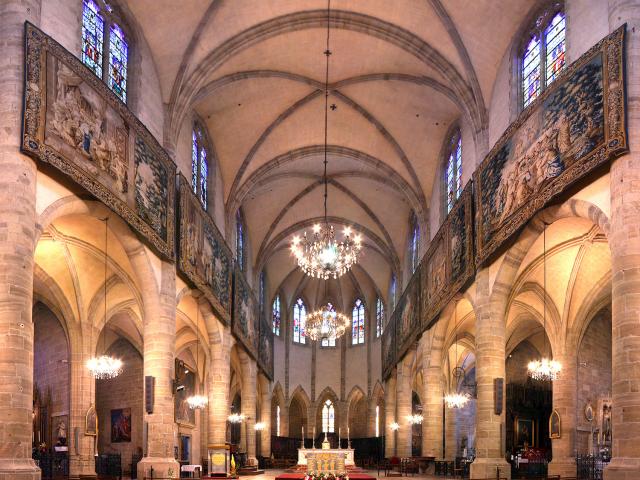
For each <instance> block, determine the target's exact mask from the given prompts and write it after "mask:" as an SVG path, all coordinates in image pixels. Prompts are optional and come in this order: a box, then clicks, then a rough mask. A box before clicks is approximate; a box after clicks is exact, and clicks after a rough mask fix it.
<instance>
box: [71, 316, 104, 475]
mask: <svg viewBox="0 0 640 480" xmlns="http://www.w3.org/2000/svg"><path fill="white" fill-rule="evenodd" d="M92 330H93V332H92ZM98 335H99V331H98V329H96V328H94V327H93V326H92V325H89V324H88V323H87V322H85V324H84V325H83V328H82V337H83V338H82V340H80V341H79V342H81V343H82V344H81V346H80V351H76V352H72V354H71V407H70V409H71V415H70V418H69V423H70V425H69V433H68V441H67V444H68V445H69V478H71V479H79V478H82V479H85V478H95V477H96V463H95V452H96V450H97V442H98V438H97V437H93V436H90V435H85V434H84V432H85V421H86V415H87V410H89V408H90V407H91V406H93V407H94V408H95V405H96V381H95V379H94V378H93V376H92V375H91V374H90V372H89V370H88V369H87V367H86V362H87V360H88V359H89V358H91V357H92V356H93V354H94V352H95V344H96V342H97V339H98ZM91 339H93V343H92V342H91ZM76 428H77V429H78V445H76V444H75V429H76Z"/></svg>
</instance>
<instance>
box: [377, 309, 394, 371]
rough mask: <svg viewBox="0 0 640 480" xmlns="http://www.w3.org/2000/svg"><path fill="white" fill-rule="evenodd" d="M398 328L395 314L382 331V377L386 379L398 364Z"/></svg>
mask: <svg viewBox="0 0 640 480" xmlns="http://www.w3.org/2000/svg"><path fill="white" fill-rule="evenodd" d="M395 337H396V328H395V318H394V316H393V315H391V316H390V317H389V321H388V322H387V325H386V326H385V328H384V331H383V333H382V342H381V349H380V350H381V354H382V379H383V380H386V379H387V378H388V377H389V376H390V375H391V372H392V371H393V367H394V366H395V364H396V344H395Z"/></svg>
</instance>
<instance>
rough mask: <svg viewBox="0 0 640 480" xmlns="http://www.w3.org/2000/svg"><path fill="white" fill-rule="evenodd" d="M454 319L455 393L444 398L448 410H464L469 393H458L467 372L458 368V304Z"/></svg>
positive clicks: (452, 372) (454, 310)
mask: <svg viewBox="0 0 640 480" xmlns="http://www.w3.org/2000/svg"><path fill="white" fill-rule="evenodd" d="M453 318H454V331H455V345H456V347H455V357H454V361H455V365H456V366H455V367H454V368H453V370H452V371H451V376H452V377H453V379H454V387H455V388H454V391H453V392H449V393H448V394H447V395H445V396H444V403H445V404H446V405H447V408H463V407H464V406H465V405H466V404H467V403H468V402H469V394H468V393H466V392H465V393H460V392H458V384H459V379H460V378H462V379H464V376H465V371H464V368H463V367H458V304H457V302H456V303H454V306H453Z"/></svg>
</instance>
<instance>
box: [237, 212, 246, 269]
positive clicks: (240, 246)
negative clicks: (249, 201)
mask: <svg viewBox="0 0 640 480" xmlns="http://www.w3.org/2000/svg"><path fill="white" fill-rule="evenodd" d="M244 249H245V243H244V224H243V223H242V213H240V209H238V211H237V212H236V262H238V267H239V268H240V270H244V263H245V262H244V254H245V251H244Z"/></svg>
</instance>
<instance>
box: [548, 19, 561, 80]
mask: <svg viewBox="0 0 640 480" xmlns="http://www.w3.org/2000/svg"><path fill="white" fill-rule="evenodd" d="M545 37H546V41H547V62H546V63H547V85H549V84H550V83H551V82H553V81H554V80H555V79H556V77H557V76H558V73H559V72H560V70H562V68H563V67H564V57H565V49H566V43H565V18H564V15H563V14H562V13H561V12H558V13H557V14H556V16H555V17H553V19H552V20H551V23H549V26H548V27H547V30H546V31H545Z"/></svg>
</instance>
